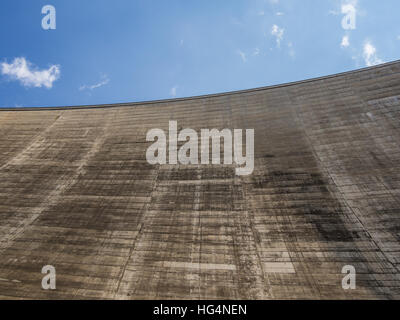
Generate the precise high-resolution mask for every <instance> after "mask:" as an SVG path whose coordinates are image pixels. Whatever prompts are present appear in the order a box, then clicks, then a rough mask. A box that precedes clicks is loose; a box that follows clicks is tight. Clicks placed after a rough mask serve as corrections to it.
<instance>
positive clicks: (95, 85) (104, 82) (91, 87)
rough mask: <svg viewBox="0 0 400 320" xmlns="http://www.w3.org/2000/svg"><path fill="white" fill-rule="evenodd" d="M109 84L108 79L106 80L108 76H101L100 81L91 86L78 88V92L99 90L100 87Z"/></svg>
mask: <svg viewBox="0 0 400 320" xmlns="http://www.w3.org/2000/svg"><path fill="white" fill-rule="evenodd" d="M109 82H110V79H109V78H108V76H107V75H106V74H103V75H101V80H100V82H98V83H95V84H92V85H86V84H85V85H82V86H80V87H79V90H80V91H83V90H90V91H91V90H94V89H97V88H100V87H102V86H105V85H106V84H108V83H109Z"/></svg>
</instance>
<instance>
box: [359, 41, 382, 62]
mask: <svg viewBox="0 0 400 320" xmlns="http://www.w3.org/2000/svg"><path fill="white" fill-rule="evenodd" d="M363 57H364V61H365V64H366V65H367V66H368V67H371V66H375V65H377V64H381V63H383V60H381V59H379V58H378V56H377V53H376V48H375V47H374V45H373V44H372V43H371V42H370V41H366V42H365V44H364V50H363Z"/></svg>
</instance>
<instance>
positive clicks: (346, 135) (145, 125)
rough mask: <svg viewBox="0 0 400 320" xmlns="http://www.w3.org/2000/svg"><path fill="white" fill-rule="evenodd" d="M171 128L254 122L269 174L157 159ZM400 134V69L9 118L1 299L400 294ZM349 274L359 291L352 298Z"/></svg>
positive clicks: (3, 116)
mask: <svg viewBox="0 0 400 320" xmlns="http://www.w3.org/2000/svg"><path fill="white" fill-rule="evenodd" d="M169 120H176V121H178V127H179V128H193V129H195V130H197V131H198V132H199V131H200V129H204V128H209V129H212V128H217V129H223V128H229V129H234V128H240V129H248V128H254V129H255V170H254V173H253V174H252V175H250V176H242V177H239V176H236V175H235V171H234V168H235V167H234V166H231V165H221V166H218V165H212V166H201V165H199V166H194V165H191V166H182V165H175V166H174V165H163V166H152V165H149V164H148V163H147V161H146V159H145V155H146V149H147V148H148V147H149V146H150V144H151V143H150V142H146V133H147V131H148V130H150V129H152V128H161V129H164V130H165V131H168V121H169ZM399 130H400V63H399V62H395V63H390V64H386V65H382V66H378V67H374V68H369V69H365V70H360V71H355V72H350V73H346V74H341V75H336V76H332V77H326V78H321V79H316V80H311V81H304V82H300V83H295V84H288V85H282V86H276V87H271V88H262V89H255V90H248V91H243V92H236V93H227V94H221V95H212V96H205V97H196V98H188V99H177V100H167V101H158V102H152V103H136V104H131V105H115V106H111V107H110V106H106V107H100V108H95V107H90V108H76V109H67V108H49V109H37V110H14V111H12V110H4V111H2V112H0V256H1V259H0V296H1V297H2V298H11V299H13V298H39V299H49V298H50V299H69V298H76V299H88V298H106V299H158V298H160V299H161V298H162V299H170V298H171V299H172V298H178V299H181V298H184V299H232V298H234V299H283V298H285V299H286V298H289V299H295V298H302V299H304V298H316V299H327V298H338V299H354V298H367V299H377V298H378V299H381V298H382V299H388V298H400V274H399V266H400V265H399V263H400V241H399V237H400V236H399V233H400V131H399ZM44 265H53V266H54V267H55V268H56V271H57V289H56V290H54V291H45V290H43V289H42V288H41V280H42V277H43V275H42V274H41V269H42V267H43V266H44ZM344 265H353V266H354V267H355V268H356V271H357V278H356V279H357V288H356V290H348V291H345V290H343V289H342V286H341V281H342V278H343V276H344V275H343V274H342V273H341V271H342V267H343V266H344Z"/></svg>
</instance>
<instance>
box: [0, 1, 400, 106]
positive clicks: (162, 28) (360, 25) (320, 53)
mask: <svg viewBox="0 0 400 320" xmlns="http://www.w3.org/2000/svg"><path fill="white" fill-rule="evenodd" d="M45 5H52V6H54V8H55V9H56V29H55V30H44V29H43V28H42V19H43V17H45V14H42V12H41V11H42V7H43V6H45ZM352 10H353V11H352ZM353 12H354V16H355V21H354V24H352V25H351V27H350V28H349V25H347V27H346V25H344V24H343V21H342V20H343V19H344V17H349V15H352V14H353ZM399 12H400V1H398V0H384V1H377V0H301V1H300V0H254V1H253V0H234V1H215V0H202V1H194V0H168V1H163V0H158V1H153V0H140V1H139V0H138V1H134V0H114V1H109V0H96V1H83V0H68V1H67V0H46V1H41V0H32V1H27V0H2V1H0V26H1V28H0V39H1V45H0V107H32V106H65V105H83V104H84V105H86V104H102V103H118V102H131V101H144V100H154V99H164V98H173V97H185V96H193V95H202V94H208V93H217V92H225V91H232V90H240V89H248V88H254V87H260V86H266V85H273V84H279V83H284V82H289V81H296V80H302V79H306V78H312V77H317V76H322V75H328V74H333V73H338V72H343V71H348V70H353V69H356V68H361V67H365V66H367V65H374V64H379V63H381V62H389V61H393V60H397V59H400V22H399V18H398V13H399ZM348 21H349V20H348ZM351 22H353V18H351Z"/></svg>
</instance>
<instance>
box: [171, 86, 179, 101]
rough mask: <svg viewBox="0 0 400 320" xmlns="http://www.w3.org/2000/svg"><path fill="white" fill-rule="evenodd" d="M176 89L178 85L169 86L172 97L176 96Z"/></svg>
mask: <svg viewBox="0 0 400 320" xmlns="http://www.w3.org/2000/svg"><path fill="white" fill-rule="evenodd" d="M177 89H178V86H175V87H172V88H171V91H170V95H171V96H172V97H174V98H175V97H176V90H177Z"/></svg>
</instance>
